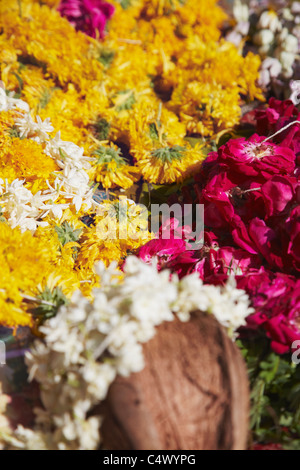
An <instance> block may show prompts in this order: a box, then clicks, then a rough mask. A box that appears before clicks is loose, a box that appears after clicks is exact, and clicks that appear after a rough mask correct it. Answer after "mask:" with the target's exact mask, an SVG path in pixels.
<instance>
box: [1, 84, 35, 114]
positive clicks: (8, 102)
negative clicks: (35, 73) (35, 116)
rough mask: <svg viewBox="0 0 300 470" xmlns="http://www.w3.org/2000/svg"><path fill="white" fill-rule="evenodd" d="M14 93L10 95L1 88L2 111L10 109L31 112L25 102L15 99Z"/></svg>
mask: <svg viewBox="0 0 300 470" xmlns="http://www.w3.org/2000/svg"><path fill="white" fill-rule="evenodd" d="M13 95H14V93H13V92H11V93H9V94H8V95H7V94H6V93H5V90H4V88H2V87H0V111H9V110H10V109H21V110H22V111H25V112H27V113H28V112H29V106H28V104H27V103H25V101H22V100H19V99H16V98H13Z"/></svg>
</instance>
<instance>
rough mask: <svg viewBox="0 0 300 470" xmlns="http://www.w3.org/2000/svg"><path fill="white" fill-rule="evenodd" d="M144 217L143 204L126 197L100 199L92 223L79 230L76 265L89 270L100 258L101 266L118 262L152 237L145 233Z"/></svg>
mask: <svg viewBox="0 0 300 470" xmlns="http://www.w3.org/2000/svg"><path fill="white" fill-rule="evenodd" d="M147 216H148V213H144V208H143V206H139V205H136V204H135V203H134V202H133V201H131V200H129V199H127V198H123V199H122V198H121V199H119V200H116V201H104V202H103V204H102V205H101V206H100V207H99V209H98V213H97V215H96V218H95V221H94V224H93V225H91V226H90V227H86V228H85V229H84V230H83V234H82V238H81V249H80V252H79V255H78V258H77V265H78V268H79V269H80V270H82V269H83V270H87V269H88V270H89V271H90V272H93V268H94V264H95V262H97V261H100V260H101V261H103V262H104V264H105V265H109V263H110V262H111V261H114V260H115V261H117V262H118V264H119V265H121V264H122V263H123V261H124V259H125V257H126V256H127V254H128V253H130V252H134V251H135V250H137V249H138V248H139V247H140V246H142V245H143V244H145V243H146V242H147V241H149V240H151V238H153V236H152V235H151V234H150V233H149V232H148V220H147Z"/></svg>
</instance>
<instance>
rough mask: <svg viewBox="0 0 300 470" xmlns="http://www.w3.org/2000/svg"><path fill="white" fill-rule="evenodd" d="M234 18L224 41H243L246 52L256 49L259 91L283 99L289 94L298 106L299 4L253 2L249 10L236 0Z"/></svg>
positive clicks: (240, 43) (268, 1)
mask: <svg viewBox="0 0 300 470" xmlns="http://www.w3.org/2000/svg"><path fill="white" fill-rule="evenodd" d="M233 17H234V25H233V26H232V27H231V29H230V31H229V32H228V33H227V35H226V38H227V40H228V41H231V42H233V43H234V44H236V45H237V46H240V45H243V40H244V43H245V46H244V50H245V51H246V50H247V49H248V48H249V45H250V44H251V49H252V50H253V49H255V50H257V52H258V54H259V55H260V57H261V59H262V65H261V72H260V79H259V83H260V85H261V86H262V88H263V89H265V90H268V91H269V90H270V89H271V90H272V91H273V92H274V93H275V94H276V95H277V96H280V95H281V96H282V93H284V97H285V98H288V97H289V95H290V94H291V96H292V99H293V100H294V104H298V103H297V101H296V97H295V98H294V96H293V93H294V91H295V84H294V81H295V80H296V79H297V78H298V77H299V67H300V63H299V58H300V57H299V47H300V26H299V24H300V7H299V2H297V1H295V0H289V1H285V2H281V1H275V2H274V1H270V0H266V1H263V2H261V1H253V2H251V4H250V7H248V5H247V4H246V3H243V2H241V1H240V0H235V1H234V6H233ZM288 84H289V86H290V89H289V86H287V85H288ZM298 87H299V85H298ZM298 87H297V89H298ZM291 92H292V93H291ZM298 94H299V91H298V93H297V95H298Z"/></svg>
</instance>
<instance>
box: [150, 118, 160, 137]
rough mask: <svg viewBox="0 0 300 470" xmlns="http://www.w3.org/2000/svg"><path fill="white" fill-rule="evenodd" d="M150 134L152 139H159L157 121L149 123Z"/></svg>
mask: <svg viewBox="0 0 300 470" xmlns="http://www.w3.org/2000/svg"><path fill="white" fill-rule="evenodd" d="M149 134H150V137H151V139H152V140H158V139H159V134H158V130H157V127H156V124H155V122H151V124H149Z"/></svg>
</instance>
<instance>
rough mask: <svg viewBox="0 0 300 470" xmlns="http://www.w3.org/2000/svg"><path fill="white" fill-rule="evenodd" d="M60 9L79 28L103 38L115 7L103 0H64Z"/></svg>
mask: <svg viewBox="0 0 300 470" xmlns="http://www.w3.org/2000/svg"><path fill="white" fill-rule="evenodd" d="M58 11H59V12H60V14H61V15H62V16H65V17H66V18H67V19H68V21H69V22H70V23H71V24H72V25H73V26H74V27H75V28H76V29H77V31H82V32H84V33H85V34H87V35H88V36H91V37H93V38H98V37H100V38H103V36H104V30H105V25H106V22H107V21H108V20H109V19H110V18H111V17H112V16H113V14H114V11H115V7H114V6H113V5H111V4H110V3H107V2H105V1H103V0H62V1H61V2H60V5H59V7H58Z"/></svg>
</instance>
